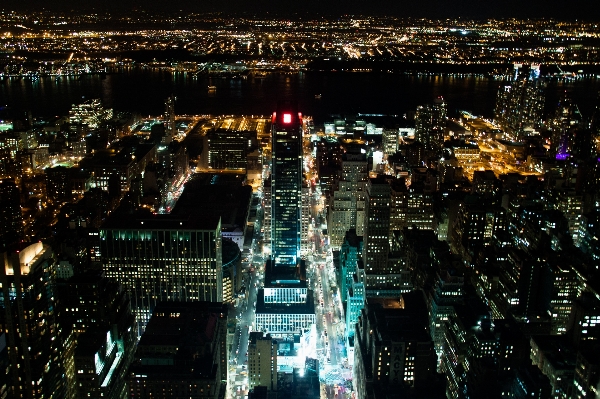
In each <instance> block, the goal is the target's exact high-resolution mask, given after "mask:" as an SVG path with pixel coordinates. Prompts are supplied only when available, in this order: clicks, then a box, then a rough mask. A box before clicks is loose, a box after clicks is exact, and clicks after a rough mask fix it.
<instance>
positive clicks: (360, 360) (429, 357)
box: [353, 291, 443, 399]
mask: <svg viewBox="0 0 600 399" xmlns="http://www.w3.org/2000/svg"><path fill="white" fill-rule="evenodd" d="M354 339H355V342H354V348H355V349H354V378H353V387H354V389H355V391H356V397H357V398H358V399H365V398H370V397H373V395H376V396H379V395H386V394H397V395H404V396H406V397H429V398H441V397H442V394H443V384H440V383H439V381H438V379H437V373H436V366H435V364H436V355H435V352H434V350H433V342H432V340H431V337H430V335H429V325H428V320H427V305H426V303H425V299H424V296H423V293H422V292H421V291H413V292H412V293H407V294H403V295H402V296H401V297H400V298H399V299H379V298H376V299H375V298H373V299H367V303H366V306H365V308H364V309H363V310H362V311H361V315H360V317H359V320H358V323H357V324H356V329H355V338H354ZM440 391H441V392H440Z"/></svg>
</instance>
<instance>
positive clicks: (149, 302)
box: [100, 212, 223, 335]
mask: <svg viewBox="0 0 600 399" xmlns="http://www.w3.org/2000/svg"><path fill="white" fill-rule="evenodd" d="M100 251H101V257H102V261H103V267H104V271H105V273H106V277H108V278H112V279H115V280H116V281H118V282H119V283H120V284H122V285H123V286H124V287H125V288H126V289H127V290H128V292H129V295H130V298H131V302H132V303H131V306H132V309H133V311H134V313H135V315H136V319H137V321H138V330H139V331H138V334H140V335H141V333H142V331H143V328H144V326H145V325H146V323H148V320H149V318H150V315H151V314H152V310H153V309H154V307H155V306H156V304H157V303H158V302H160V301H182V302H187V301H209V302H222V300H223V272H222V250H221V222H220V219H219V218H212V219H211V218H206V219H200V218H197V217H194V216H193V215H188V217H187V218H186V217H183V216H181V217H179V216H177V215H150V214H138V215H118V212H113V213H112V214H111V217H110V218H109V219H108V220H107V221H106V223H105V224H104V225H103V226H102V228H101V230H100Z"/></svg>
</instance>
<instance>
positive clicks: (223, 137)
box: [204, 129, 250, 171]
mask: <svg viewBox="0 0 600 399" xmlns="http://www.w3.org/2000/svg"><path fill="white" fill-rule="evenodd" d="M249 135H250V132H247V131H236V130H222V129H218V130H212V131H209V132H207V133H206V136H205V144H206V145H205V147H204V148H205V153H206V156H205V158H206V163H207V165H206V166H207V167H208V168H210V169H237V170H243V171H245V170H246V168H247V166H248V159H247V153H248V149H249V147H250V146H249V141H250V137H249Z"/></svg>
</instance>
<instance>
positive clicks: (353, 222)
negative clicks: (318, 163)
mask: <svg viewBox="0 0 600 399" xmlns="http://www.w3.org/2000/svg"><path fill="white" fill-rule="evenodd" d="M367 176H368V167H367V158H366V155H365V154H351V153H345V154H344V155H342V177H341V179H340V181H339V184H338V188H337V189H336V190H334V192H333V206H332V208H331V210H330V212H329V221H328V224H327V227H328V231H329V244H330V246H331V247H332V248H339V247H340V246H341V245H342V243H343V242H344V236H345V235H346V232H347V231H348V230H350V229H355V230H356V234H358V235H359V236H361V235H363V233H364V222H365V197H366V185H367Z"/></svg>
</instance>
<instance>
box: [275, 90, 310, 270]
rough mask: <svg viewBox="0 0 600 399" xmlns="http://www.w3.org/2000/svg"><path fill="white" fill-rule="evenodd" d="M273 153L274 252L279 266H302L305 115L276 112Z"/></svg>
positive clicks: (287, 108)
mask: <svg viewBox="0 0 600 399" xmlns="http://www.w3.org/2000/svg"><path fill="white" fill-rule="evenodd" d="M272 123H273V128H272V133H271V134H272V138H271V140H272V144H271V148H272V153H271V162H272V164H271V168H272V175H271V176H272V177H271V179H272V180H271V201H272V202H271V253H272V259H273V260H274V262H275V267H278V268H281V267H293V268H295V267H296V265H297V263H298V258H299V254H300V233H301V226H300V224H301V195H302V115H301V114H300V113H298V112H297V108H296V106H295V105H294V104H292V103H289V102H285V103H280V104H279V106H278V107H277V112H275V113H273V119H272Z"/></svg>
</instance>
